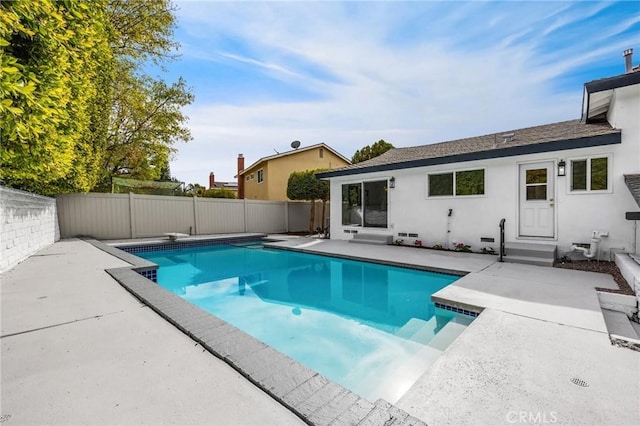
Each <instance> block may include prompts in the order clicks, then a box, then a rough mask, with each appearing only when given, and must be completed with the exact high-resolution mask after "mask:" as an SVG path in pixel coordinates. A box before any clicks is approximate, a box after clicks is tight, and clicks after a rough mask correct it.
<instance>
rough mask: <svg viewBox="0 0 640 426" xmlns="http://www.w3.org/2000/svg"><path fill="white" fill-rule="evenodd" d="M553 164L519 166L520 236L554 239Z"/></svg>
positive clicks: (551, 162)
mask: <svg viewBox="0 0 640 426" xmlns="http://www.w3.org/2000/svg"><path fill="white" fill-rule="evenodd" d="M554 170H555V168H554V163H553V161H546V162H543V163H531V164H521V165H520V236H521V237H554V236H555V229H554V228H555V214H554V188H553V182H554V176H555V174H554Z"/></svg>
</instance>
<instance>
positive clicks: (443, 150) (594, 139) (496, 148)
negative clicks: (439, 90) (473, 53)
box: [318, 120, 621, 178]
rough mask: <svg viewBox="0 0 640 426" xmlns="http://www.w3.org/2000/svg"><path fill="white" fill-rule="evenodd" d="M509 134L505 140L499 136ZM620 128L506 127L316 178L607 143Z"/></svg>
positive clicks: (571, 124)
mask: <svg viewBox="0 0 640 426" xmlns="http://www.w3.org/2000/svg"><path fill="white" fill-rule="evenodd" d="M510 134H513V137H512V139H511V140H509V141H504V138H503V135H504V136H506V135H510ZM620 135H621V133H620V130H617V129H613V128H612V127H611V126H610V125H609V124H608V123H594V124H585V123H582V122H580V120H571V121H563V122H560V123H553V124H546V125H542V126H535V127H528V128H524V129H517V130H508V131H504V132H500V133H492V134H488V135H484V136H475V137H471V138H465V139H458V140H453V141H448V142H440V143H434V144H430V145H421V146H415V147H408V148H394V149H391V150H389V151H387V152H385V153H384V154H382V155H380V156H378V157H375V158H372V159H370V160H367V161H363V162H361V163H356V164H352V165H350V166H346V167H342V168H339V169H334V170H331V171H327V172H323V173H319V174H318V177H320V178H327V177H333V176H343V175H352V174H359V173H367V172H373V171H380V170H395V169H401V168H409V167H420V166H428V165H434V164H446V163H454V162H463V161H472V160H478V159H487V158H499V157H508V156H514V155H523V154H529V153H535V152H549V151H559V150H563V149H571V148H579V147H583V146H585V147H587V146H597V145H607V144H614V143H620V142H621V136H620Z"/></svg>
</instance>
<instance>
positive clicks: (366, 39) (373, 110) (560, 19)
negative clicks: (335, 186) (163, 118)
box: [172, 2, 638, 184]
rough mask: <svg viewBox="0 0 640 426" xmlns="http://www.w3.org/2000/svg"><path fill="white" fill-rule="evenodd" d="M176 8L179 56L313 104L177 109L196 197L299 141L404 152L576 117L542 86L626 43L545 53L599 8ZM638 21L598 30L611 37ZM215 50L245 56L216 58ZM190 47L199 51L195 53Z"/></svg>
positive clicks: (185, 167)
mask: <svg viewBox="0 0 640 426" xmlns="http://www.w3.org/2000/svg"><path fill="white" fill-rule="evenodd" d="M180 5H181V7H182V10H181V12H180V18H181V22H182V26H183V28H184V29H185V31H186V32H187V33H189V34H190V36H191V37H193V38H192V39H190V40H189V42H188V49H187V50H186V52H185V55H188V56H190V57H200V58H203V59H204V58H208V60H212V61H220V60H221V58H224V59H226V60H233V61H240V62H241V63H242V64H244V65H246V66H249V67H254V68H255V69H254V72H255V73H257V74H258V75H259V74H261V73H269V75H275V76H276V78H278V79H279V80H281V81H286V82H288V83H290V84H291V85H292V86H296V87H303V88H305V89H307V90H309V91H311V92H313V93H320V94H322V96H321V97H320V99H319V100H318V99H310V100H306V101H296V102H284V101H279V100H278V99H277V97H275V96H274V99H270V100H264V101H260V102H253V103H249V104H246V105H237V104H236V105H231V104H230V103H228V104H227V103H225V102H224V99H216V100H215V103H207V102H206V100H198V99H197V100H196V103H195V104H194V105H192V106H191V107H189V108H188V110H187V113H188V115H189V116H190V127H191V130H192V134H193V136H194V141H193V142H191V143H189V144H187V145H182V146H180V147H179V153H178V154H177V156H176V160H175V161H174V162H173V163H172V173H173V174H174V176H177V177H179V178H181V179H183V180H186V181H187V182H199V183H202V184H205V183H206V179H207V176H208V174H209V172H210V171H214V172H215V173H216V178H217V179H219V180H232V179H233V176H234V175H235V171H236V170H235V168H236V156H237V154H238V153H243V154H244V156H245V158H246V162H247V163H246V164H247V165H249V164H251V163H252V162H254V161H255V160H257V159H258V158H260V157H263V156H268V155H271V154H273V153H274V151H273V150H274V149H276V150H278V151H280V152H282V151H285V150H287V149H289V143H290V142H291V141H293V140H296V139H297V140H300V141H302V143H303V145H311V144H314V143H318V142H326V143H327V144H329V145H330V146H332V147H333V148H335V149H336V150H338V151H339V152H341V153H342V154H343V155H345V156H347V157H351V155H352V154H353V153H354V152H355V150H357V149H359V148H361V147H362V146H364V145H367V144H371V143H373V142H375V141H376V140H378V139H385V140H387V141H389V142H392V143H393V144H394V145H396V146H411V145H420V144H424V143H432V142H438V141H442V140H449V139H455V138H459V137H466V136H473V135H478V134H484V133H490V132H494V131H495V132H499V131H503V130H509V129H513V128H518V127H524V126H529V125H536V124H543V123H548V122H554V121H562V120H567V119H573V118H579V115H580V102H581V96H582V91H581V87H580V86H578V87H570V88H568V89H566V90H564V91H562V92H561V93H559V92H558V90H557V89H554V86H553V79H554V78H557V77H558V76H561V75H563V74H564V73H567V72H569V71H571V70H573V69H576V68H578V67H582V66H585V65H587V64H589V63H591V62H593V61H596V60H602V58H605V57H608V56H609V55H610V54H611V53H612V52H618V51H619V53H621V52H622V50H623V49H624V48H626V47H629V43H630V40H629V39H628V38H627V39H625V38H624V37H623V38H617V39H616V40H615V42H607V43H606V44H605V45H604V46H603V45H602V44H601V43H596V42H595V41H594V40H597V41H600V40H599V38H598V36H597V34H591V35H590V34H588V32H589V31H591V30H590V29H589V28H586V29H584V31H585V34H584V35H581V37H585V38H584V41H583V43H582V44H580V45H575V46H571V47H567V46H561V47H560V46H558V47H556V48H554V46H555V43H556V41H553V40H552V39H553V37H554V36H556V35H557V34H559V33H561V32H562V29H563V28H564V27H565V26H567V25H573V26H575V25H578V24H579V23H580V22H582V21H584V20H587V19H588V18H589V17H592V16H594V15H597V13H598V12H599V11H601V10H602V8H604V7H606V6H607V4H606V3H605V4H593V5H589V6H588V7H584V8H583V9H582V11H581V12H579V13H578V12H576V8H571V7H570V6H568V5H565V4H562V5H560V6H559V5H558V4H557V3H519V4H518V6H521V7H518V8H517V9H516V8H507V9H509V10H497V8H496V6H495V5H494V4H483V3H453V4H448V5H447V4H443V3H420V4H412V3H409V4H398V3H366V4H350V3H333V2H328V3H326V2H323V3H316V2H312V3H266V2H265V3H261V2H258V3H236V2H234V3H217V2H216V3H202V2H196V3H181V4H180ZM514 11H517V12H514ZM634 19H635V20H634ZM637 22H638V19H637V18H629V19H628V20H626V21H624V22H619V23H616V25H613V26H611V28H601V29H600V31H602V32H603V33H607V32H608V33H609V34H611V35H615V34H618V33H620V32H621V31H624V30H625V29H628V28H630V27H631V26H632V25H634V24H636V23H637ZM225 39H233V40H239V41H240V42H241V43H242V44H243V46H244V49H245V50H246V51H242V52H232V51H229V50H228V49H227V48H216V43H217V42H219V41H221V40H225ZM550 39H551V40H552V41H553V42H552V41H550ZM194 40H201V41H203V40H206V42H207V46H206V47H202V48H200V50H199V48H198V45H197V44H194ZM544 43H551V45H552V46H551V48H548V47H546V46H545V45H544ZM212 46H213V48H212ZM621 64H622V62H621ZM317 69H321V70H323V71H322V72H318V71H317ZM326 75H329V76H330V77H329V78H327V77H325V76H326ZM187 80H188V76H187ZM238 90H241V88H238Z"/></svg>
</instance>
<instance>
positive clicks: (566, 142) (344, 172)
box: [316, 131, 622, 179]
mask: <svg viewBox="0 0 640 426" xmlns="http://www.w3.org/2000/svg"><path fill="white" fill-rule="evenodd" d="M621 142H622V136H621V133H620V131H617V132H613V133H607V134H605V135H598V136H586V137H582V138H576V139H563V140H558V141H552V142H545V143H540V144H529V145H520V146H512V147H508V148H497V149H491V150H486V151H475V152H468V153H464V154H456V155H449V156H445V157H434V158H422V159H419V160H410V161H402V162H397V163H387V164H379V165H375V166H368V167H360V168H353V169H338V170H330V171H327V172H322V173H317V174H316V176H317V177H318V178H319V179H327V178H332V177H339V176H349V175H358V174H363V173H373V172H381V171H387V170H399V169H411V168H415V167H425V166H435V165H440V164H452V163H463V162H467V161H474V160H490V159H494V158H504V157H514V156H517V155H527V154H538V153H542V152H554V151H564V150H567V149H576V148H589V147H594V146H602V145H614V144H619V143H621Z"/></svg>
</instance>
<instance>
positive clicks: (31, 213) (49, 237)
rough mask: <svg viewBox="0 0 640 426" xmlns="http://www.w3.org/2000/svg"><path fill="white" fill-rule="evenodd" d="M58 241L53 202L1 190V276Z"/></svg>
mask: <svg viewBox="0 0 640 426" xmlns="http://www.w3.org/2000/svg"><path fill="white" fill-rule="evenodd" d="M59 239H60V231H59V229H58V217H57V214H56V200H55V199H54V198H49V197H43V196H41V195H36V194H31V193H29V192H24V191H18V190H15V189H9V188H5V187H3V186H0V272H5V271H8V270H9V269H11V268H13V267H14V266H15V265H17V264H18V263H20V262H21V261H23V260H24V259H26V258H27V257H29V256H30V255H32V254H33V253H35V252H37V251H38V250H40V249H41V248H44V247H46V246H48V245H50V244H53V243H54V242H55V241H57V240H59Z"/></svg>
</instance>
